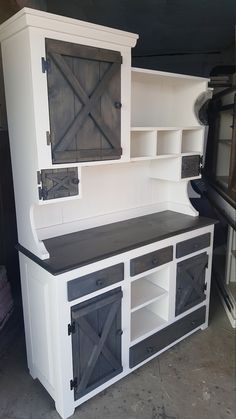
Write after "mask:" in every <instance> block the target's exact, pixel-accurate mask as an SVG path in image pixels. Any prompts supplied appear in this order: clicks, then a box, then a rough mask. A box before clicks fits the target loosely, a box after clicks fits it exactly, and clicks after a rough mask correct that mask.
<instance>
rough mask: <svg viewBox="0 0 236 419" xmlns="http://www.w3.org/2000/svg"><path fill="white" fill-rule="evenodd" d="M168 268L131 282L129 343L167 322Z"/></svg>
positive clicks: (136, 340)
mask: <svg viewBox="0 0 236 419" xmlns="http://www.w3.org/2000/svg"><path fill="white" fill-rule="evenodd" d="M169 269H170V268H169V267H165V268H162V269H160V270H158V271H156V272H154V273H152V274H149V275H145V276H142V277H141V278H139V279H135V280H133V281H132V282H131V343H132V344H134V343H136V342H138V341H139V340H141V339H143V338H144V337H146V336H148V335H149V334H150V333H153V332H154V331H157V330H159V329H160V328H162V327H164V326H165V325H166V324H167V322H168V321H169V278H170V270H169Z"/></svg>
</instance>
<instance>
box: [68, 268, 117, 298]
mask: <svg viewBox="0 0 236 419" xmlns="http://www.w3.org/2000/svg"><path fill="white" fill-rule="evenodd" d="M123 280H124V264H123V263H119V264H118V265H114V266H110V267H109V268H105V269H101V270H100V271H97V272H93V273H91V274H88V275H84V276H82V277H80V278H76V279H73V280H72V281H69V282H68V284H67V294H68V301H73V300H75V299H76V298H79V297H82V296H83V295H86V294H90V293H91V292H94V291H97V290H99V289H102V288H104V287H108V286H109V285H112V284H115V283H116V282H120V281H123Z"/></svg>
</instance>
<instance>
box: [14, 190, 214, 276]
mask: <svg viewBox="0 0 236 419" xmlns="http://www.w3.org/2000/svg"><path fill="white" fill-rule="evenodd" d="M101 187H102V185H101ZM215 223H216V221H215V220H212V219H210V218H206V217H191V216H189V215H185V214H180V213H177V212H174V211H161V212H158V213H154V214H150V215H145V216H142V217H137V218H132V219H130V220H126V221H119V222H116V223H112V224H106V225H104V226H100V227H94V228H90V229H87V230H84V231H78V232H75V233H71V234H65V235H63V236H58V237H53V238H51V239H47V240H44V241H43V242H44V244H45V246H46V249H47V250H48V252H49V254H50V258H49V259H46V260H41V259H39V258H37V257H36V256H34V255H33V254H32V253H31V252H30V251H29V250H27V249H25V248H24V247H23V246H21V245H19V246H18V248H19V250H20V251H21V252H22V253H24V254H25V255H26V256H28V257H29V258H31V259H32V260H34V261H35V262H36V263H38V264H39V265H40V266H42V267H43V268H44V269H46V270H47V271H49V272H50V273H51V274H53V275H58V274H60V273H62V272H67V271H70V270H71V269H76V268H78V267H81V266H84V265H87V264H90V263H93V262H96V261H99V260H102V259H104V258H108V257H111V256H115V255H117V254H119V253H123V252H126V251H128V250H132V249H136V248H138V247H140V246H146V245H147V244H151V243H154V242H157V241H160V240H164V239H168V238H170V237H173V236H175V235H178V234H183V233H186V232H188V231H194V230H196V229H198V228H201V227H205V226H209V225H212V224H215Z"/></svg>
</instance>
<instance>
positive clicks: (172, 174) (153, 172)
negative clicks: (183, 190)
mask: <svg viewBox="0 0 236 419" xmlns="http://www.w3.org/2000/svg"><path fill="white" fill-rule="evenodd" d="M150 177H151V178H152V179H163V180H171V181H174V182H179V181H180V179H181V158H179V157H175V158H171V159H168V164H167V163H166V160H165V159H161V160H158V161H156V160H152V161H151V164H150Z"/></svg>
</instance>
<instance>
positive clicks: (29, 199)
mask: <svg viewBox="0 0 236 419" xmlns="http://www.w3.org/2000/svg"><path fill="white" fill-rule="evenodd" d="M137 38H138V36H137V35H135V34H132V33H127V32H123V31H120V30H114V29H111V28H107V27H103V26H98V25H94V24H90V23H87V22H82V21H78V20H75V19H70V18H65V17H62V16H56V15H52V14H49V13H45V12H41V11H36V10H33V9H27V8H25V9H22V10H21V11H20V12H18V13H17V14H16V15H15V16H13V17H12V18H10V19H9V20H8V21H6V22H5V23H4V24H3V25H2V26H1V27H0V39H1V46H2V56H3V68H4V82H5V92H6V103H7V114H8V124H9V134H10V146H11V155H12V165H13V177H14V189H15V200H16V210H17V223H18V237H19V245H18V249H19V257H20V268H21V281H22V295H23V306H24V321H25V333H26V344H27V358H28V366H29V371H30V374H31V375H32V377H33V378H38V379H39V380H40V382H41V383H42V384H43V386H44V387H45V388H46V389H47V391H48V392H49V394H50V395H51V396H52V398H53V399H54V400H55V405H56V409H57V411H58V412H59V414H60V415H61V417H62V418H64V419H65V418H67V417H69V416H70V415H72V414H73V412H74V409H75V408H76V407H77V406H79V405H80V404H81V403H83V402H85V401H86V400H88V399H89V398H91V397H92V396H94V395H95V394H97V393H98V392H100V391H102V390H103V389H105V388H106V387H108V386H109V385H111V384H113V383H115V382H116V381H117V380H120V379H121V378H122V377H124V376H125V375H127V374H129V373H130V372H132V371H133V370H135V369H136V368H138V367H140V366H141V365H143V364H144V363H145V362H147V361H149V360H151V359H153V358H154V357H155V356H157V355H158V354H160V353H161V352H162V351H164V350H166V349H168V348H170V347H171V346H172V345H174V344H175V343H177V342H179V341H180V340H181V339H183V338H185V337H187V336H189V335H190V334H191V333H193V332H194V331H196V330H199V329H204V328H206V327H207V325H208V309H209V294H210V277H211V259H212V241H213V231H214V222H213V221H212V220H210V219H208V218H203V217H199V216H198V213H197V211H196V210H195V209H194V208H193V207H192V205H191V203H190V201H189V198H188V193H187V185H188V182H189V180H191V179H198V178H200V176H201V158H202V154H203V144H204V127H203V126H202V125H201V124H200V122H199V120H198V118H197V116H196V115H195V113H194V104H195V102H196V100H197V99H198V98H199V97H200V95H201V94H202V93H204V92H205V91H206V90H207V80H206V79H203V78H199V77H192V76H184V75H179V74H171V73H163V72H159V71H152V70H144V69H141V68H131V48H132V47H134V46H135V44H136V41H137Z"/></svg>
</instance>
